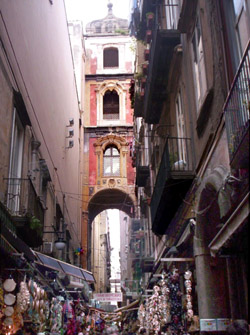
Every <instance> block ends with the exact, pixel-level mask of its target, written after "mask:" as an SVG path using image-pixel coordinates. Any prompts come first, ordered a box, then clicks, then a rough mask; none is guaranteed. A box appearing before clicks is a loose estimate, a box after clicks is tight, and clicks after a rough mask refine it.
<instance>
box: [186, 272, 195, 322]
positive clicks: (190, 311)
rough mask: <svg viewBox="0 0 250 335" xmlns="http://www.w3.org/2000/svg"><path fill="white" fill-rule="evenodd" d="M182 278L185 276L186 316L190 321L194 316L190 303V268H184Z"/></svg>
mask: <svg viewBox="0 0 250 335" xmlns="http://www.w3.org/2000/svg"><path fill="white" fill-rule="evenodd" d="M184 278H185V282H184V285H185V288H186V297H185V298H186V309H187V312H186V318H187V321H188V322H191V321H192V318H193V316H194V312H193V305H192V296H191V292H192V281H191V278H192V272H191V271H190V270H186V271H185V274H184Z"/></svg>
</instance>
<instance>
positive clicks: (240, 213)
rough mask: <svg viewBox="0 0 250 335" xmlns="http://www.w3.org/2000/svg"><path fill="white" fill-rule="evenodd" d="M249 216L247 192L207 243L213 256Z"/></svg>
mask: <svg viewBox="0 0 250 335" xmlns="http://www.w3.org/2000/svg"><path fill="white" fill-rule="evenodd" d="M248 216H249V193H248V194H247V195H246V196H245V198H244V199H243V200H242V202H241V203H240V204H239V206H238V207H237V208H236V210H235V211H234V212H233V214H232V215H231V216H230V218H229V219H228V220H227V222H226V223H225V224H224V225H223V227H222V229H221V230H220V231H219V232H218V234H217V235H216V236H215V237H214V239H213V240H212V242H211V243H210V244H209V248H210V253H211V255H212V256H215V255H216V254H217V252H218V251H219V250H220V249H221V248H222V247H223V245H224V244H225V243H226V242H227V241H228V240H229V239H230V238H231V237H232V235H233V234H234V233H235V232H236V231H237V230H238V229H239V228H240V227H241V226H242V225H244V223H245V222H246V220H247V218H248Z"/></svg>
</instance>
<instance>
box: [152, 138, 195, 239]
mask: <svg viewBox="0 0 250 335" xmlns="http://www.w3.org/2000/svg"><path fill="white" fill-rule="evenodd" d="M193 179H194V164H193V156H192V147H191V139H189V138H179V137H169V138H167V140H166V144H165V148H164V151H163V155H162V158H161V162H160V166H159V169H158V173H157V177H156V182H155V185H154V191H153V195H152V198H151V203H150V209H151V219H152V230H153V232H154V233H155V234H157V235H163V234H165V233H166V230H167V227H168V225H169V224H170V222H171V220H172V219H173V217H174V215H175V213H176V211H177V210H178V208H179V206H180V204H181V203H182V201H183V199H184V197H185V194H186V193H187V191H188V189H189V187H190V185H191V183H192V180H193Z"/></svg>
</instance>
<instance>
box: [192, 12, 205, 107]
mask: <svg viewBox="0 0 250 335" xmlns="http://www.w3.org/2000/svg"><path fill="white" fill-rule="evenodd" d="M192 47H193V63H194V82H195V94H196V103H197V111H199V109H200V107H201V105H202V102H203V99H204V97H205V93H206V91H207V78H206V70H205V60H204V49H203V43H202V32H201V24H200V18H199V17H198V18H197V20H196V24H195V29H194V35H193V39H192Z"/></svg>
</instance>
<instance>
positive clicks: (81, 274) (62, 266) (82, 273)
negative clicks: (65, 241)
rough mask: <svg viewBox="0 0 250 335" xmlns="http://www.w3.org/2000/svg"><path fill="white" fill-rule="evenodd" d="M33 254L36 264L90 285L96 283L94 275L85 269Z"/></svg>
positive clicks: (36, 253) (39, 254)
mask: <svg viewBox="0 0 250 335" xmlns="http://www.w3.org/2000/svg"><path fill="white" fill-rule="evenodd" d="M33 253H34V254H35V256H36V257H37V260H36V263H37V264H39V265H42V266H45V267H47V268H49V269H52V270H54V271H60V272H62V273H65V274H66V275H69V276H74V277H77V278H80V279H83V280H85V281H87V282H89V283H94V282H95V278H94V276H93V274H92V273H91V272H89V271H87V270H85V269H82V268H79V267H77V266H75V265H72V264H69V263H65V262H63V261H60V260H59V259H56V258H53V257H50V256H47V255H44V254H42V253H40V252H37V251H34V250H33Z"/></svg>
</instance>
